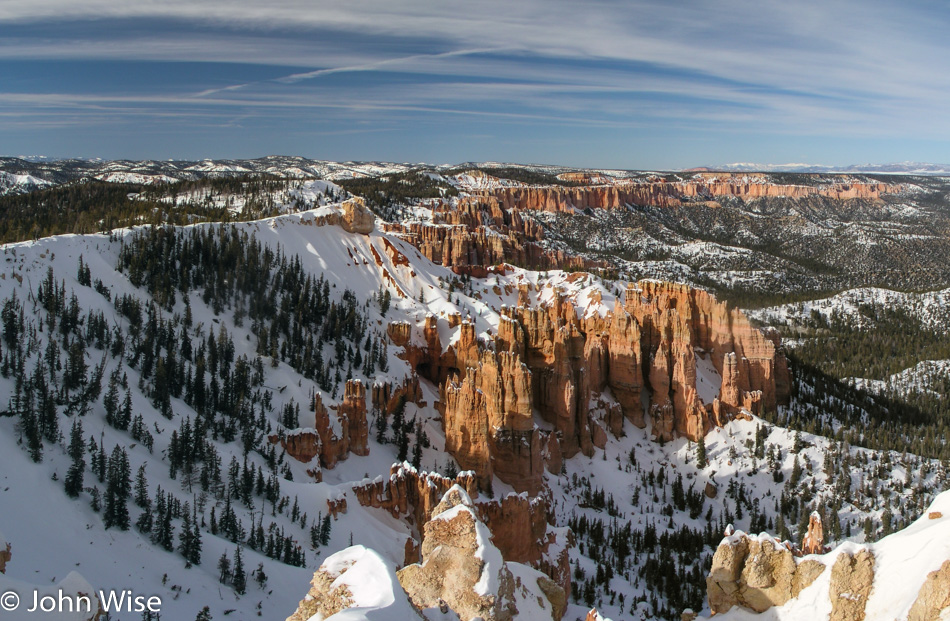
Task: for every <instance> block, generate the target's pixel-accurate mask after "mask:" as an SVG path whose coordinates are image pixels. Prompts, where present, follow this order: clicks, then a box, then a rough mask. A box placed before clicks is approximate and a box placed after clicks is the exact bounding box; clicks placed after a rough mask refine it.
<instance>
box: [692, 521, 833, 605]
mask: <svg viewBox="0 0 950 621" xmlns="http://www.w3.org/2000/svg"><path fill="white" fill-rule="evenodd" d="M824 570H825V566H824V565H823V564H822V563H820V562H818V561H814V560H805V561H801V562H798V561H797V560H796V558H795V555H794V554H793V553H792V550H791V549H790V548H789V547H786V546H785V545H783V544H782V543H781V542H779V541H778V540H777V539H772V538H768V537H749V536H747V535H746V534H744V533H736V534H734V535H732V536H731V537H728V538H727V539H725V540H724V541H723V542H722V543H721V544H719V547H718V548H717V549H716V554H715V556H713V561H712V568H711V569H710V571H709V576H708V577H707V578H706V592H707V595H708V597H709V607H710V609H711V610H712V611H713V612H714V613H716V614H718V613H723V612H727V611H728V610H729V609H731V608H732V607H733V606H742V607H744V608H749V609H751V610H754V611H755V612H763V611H765V610H768V609H769V608H771V607H773V606H781V605H783V604H785V603H786V602H788V601H789V600H791V599H792V598H795V597H797V596H798V594H799V593H801V591H802V589H804V588H806V587H807V586H809V585H810V584H811V583H812V582H814V581H815V579H816V578H817V577H818V576H819V575H820V574H821V573H822V572H823V571H824Z"/></svg>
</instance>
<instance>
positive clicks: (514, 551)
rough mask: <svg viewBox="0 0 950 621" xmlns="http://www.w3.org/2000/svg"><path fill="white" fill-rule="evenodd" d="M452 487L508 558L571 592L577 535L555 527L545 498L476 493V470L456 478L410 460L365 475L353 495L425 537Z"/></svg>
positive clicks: (363, 503)
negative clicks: (383, 471)
mask: <svg viewBox="0 0 950 621" xmlns="http://www.w3.org/2000/svg"><path fill="white" fill-rule="evenodd" d="M453 486H458V487H460V488H461V489H462V490H463V491H465V493H466V494H468V496H469V498H470V499H472V498H474V500H473V501H472V505H473V507H474V509H475V512H476V514H477V516H478V519H479V520H481V521H482V522H483V523H485V525H486V526H487V527H488V529H489V531H490V532H491V534H492V541H493V542H494V545H495V546H496V547H497V548H498V549H499V550H500V551H501V554H502V556H503V557H504V559H505V560H506V561H512V562H516V563H524V564H526V565H530V566H532V567H534V568H536V569H538V570H540V571H542V572H543V573H545V574H546V575H548V576H549V577H550V578H551V579H552V580H554V581H555V583H557V584H558V585H560V586H561V587H562V588H563V589H564V591H565V592H570V585H571V568H570V565H569V551H570V549H571V548H572V547H573V546H574V538H573V535H572V534H571V532H570V529H568V528H555V527H553V526H552V525H551V524H552V523H553V521H554V516H553V514H552V513H551V508H550V503H549V501H548V499H547V497H546V496H544V495H542V496H536V497H533V498H531V497H529V496H528V495H527V494H509V495H507V496H504V497H502V498H499V499H488V498H483V497H478V496H477V494H478V492H477V484H476V479H475V476H474V473H472V472H462V473H460V474H459V475H458V476H456V477H455V478H448V477H444V476H442V475H440V474H437V473H434V472H419V471H418V470H416V469H415V468H413V467H412V466H410V465H409V464H405V463H404V464H395V465H393V466H392V468H391V470H390V476H389V479H388V480H386V481H384V480H383V477H377V478H375V479H367V480H364V481H363V482H361V483H360V484H358V485H356V486H354V487H353V494H354V496H355V497H356V499H357V501H358V502H359V503H360V504H361V505H362V506H364V507H376V508H380V509H385V510H387V511H389V512H390V514H391V515H392V516H393V517H396V518H403V519H406V521H407V522H408V523H409V524H410V525H412V526H414V527H415V528H416V530H417V531H418V533H419V538H420V539H422V541H423V542H424V541H425V536H426V535H425V532H426V531H425V528H424V526H425V524H426V523H427V522H428V521H429V519H430V517H431V516H432V514H433V511H434V510H435V507H436V506H437V505H438V503H439V502H441V499H442V497H443V496H444V495H445V494H446V493H447V492H448V490H449V489H451V488H452V487H453Z"/></svg>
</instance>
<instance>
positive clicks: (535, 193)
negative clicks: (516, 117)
mask: <svg viewBox="0 0 950 621" xmlns="http://www.w3.org/2000/svg"><path fill="white" fill-rule="evenodd" d="M902 189H903V186H901V185H899V184H887V183H874V182H871V183H864V182H859V181H855V180H852V179H849V178H847V177H842V178H841V179H840V180H837V181H835V182H831V183H824V184H820V185H784V184H776V183H770V182H768V181H766V180H761V179H756V178H752V179H749V178H746V177H738V178H733V177H729V176H728V175H726V176H723V175H707V176H701V177H699V178H697V179H694V180H691V181H677V182H667V181H660V180H656V181H648V182H633V181H627V182H624V181H617V182H615V183H613V184H609V185H584V186H575V187H565V186H530V187H501V188H494V189H491V190H477V191H474V192H473V195H474V196H477V197H481V198H484V199H493V200H495V201H497V202H498V204H499V205H501V207H502V208H504V209H516V210H532V211H550V212H561V213H573V212H574V211H575V210H584V209H615V208H618V207H623V206H625V205H640V206H653V207H677V206H679V205H682V204H683V203H684V202H695V201H697V200H699V201H704V200H705V201H708V202H715V201H716V200H717V199H719V198H724V197H734V198H738V199H740V200H743V201H750V200H755V199H759V198H779V197H785V198H795V199H800V198H807V197H812V196H820V197H825V198H830V199H833V200H850V199H867V200H877V199H880V198H881V195H882V194H893V193H897V192H900V191H902Z"/></svg>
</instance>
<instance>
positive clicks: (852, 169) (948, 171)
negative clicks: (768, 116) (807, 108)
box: [686, 162, 950, 175]
mask: <svg viewBox="0 0 950 621" xmlns="http://www.w3.org/2000/svg"><path fill="white" fill-rule="evenodd" d="M686 171H697V172H699V171H722V172H789V173H792V172H797V173H885V174H898V175H950V164H930V163H927V162H897V163H893V164H851V165H849V166H823V165H821V164H800V163H798V164H755V163H750V162H735V163H733V164H723V165H721V166H701V167H697V168H688V169H686Z"/></svg>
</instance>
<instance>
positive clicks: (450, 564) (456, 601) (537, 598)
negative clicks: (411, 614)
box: [397, 486, 566, 621]
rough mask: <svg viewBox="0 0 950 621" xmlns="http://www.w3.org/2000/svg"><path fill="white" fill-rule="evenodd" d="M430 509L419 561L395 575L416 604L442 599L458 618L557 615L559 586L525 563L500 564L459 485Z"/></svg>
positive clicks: (497, 620) (503, 620)
mask: <svg viewBox="0 0 950 621" xmlns="http://www.w3.org/2000/svg"><path fill="white" fill-rule="evenodd" d="M433 513H434V515H433V518H432V519H431V520H430V521H429V522H428V523H427V524H426V525H425V529H424V530H425V538H424V539H423V543H422V564H413V565H408V566H406V567H404V568H403V569H401V570H400V571H399V572H398V574H397V575H398V577H399V581H400V583H401V584H402V586H403V588H404V589H405V590H406V593H408V595H409V598H410V600H411V601H412V602H413V604H414V605H415V606H416V607H417V608H421V609H424V608H429V607H433V606H438V605H439V604H440V603H444V604H446V605H447V606H448V608H450V609H451V610H453V611H454V612H456V613H457V614H458V615H459V617H460V618H462V619H471V618H475V617H481V618H482V619H484V620H485V621H507V620H509V619H514V618H516V617H517V616H518V615H519V613H524V614H525V616H526V617H531V618H539V617H538V616H537V613H538V612H539V611H546V612H547V614H548V615H550V617H551V618H552V619H554V620H555V621H557V620H559V619H560V618H561V616H562V615H563V614H564V611H565V609H566V597H565V593H564V591H563V589H562V588H561V587H559V586H558V585H557V584H555V583H554V582H553V581H552V580H550V579H549V578H548V577H547V576H544V575H543V574H541V573H540V572H537V571H535V570H533V569H531V568H530V567H528V566H526V565H523V564H520V563H506V562H505V561H504V559H503V557H502V555H501V552H500V551H499V550H498V548H497V547H495V545H494V544H493V543H492V541H491V533H490V531H489V530H488V528H487V527H486V526H485V525H484V524H483V523H482V522H481V521H480V520H479V519H478V517H477V515H476V510H475V507H474V504H473V503H472V500H471V498H470V497H469V495H468V494H467V493H466V492H465V491H464V490H463V489H461V488H460V487H458V486H454V487H452V488H451V489H450V490H449V491H448V492H447V493H446V494H445V496H444V497H443V498H442V500H441V501H440V502H439V504H438V505H437V506H436V507H435V508H434V510H433ZM528 607H531V608H533V610H528Z"/></svg>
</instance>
